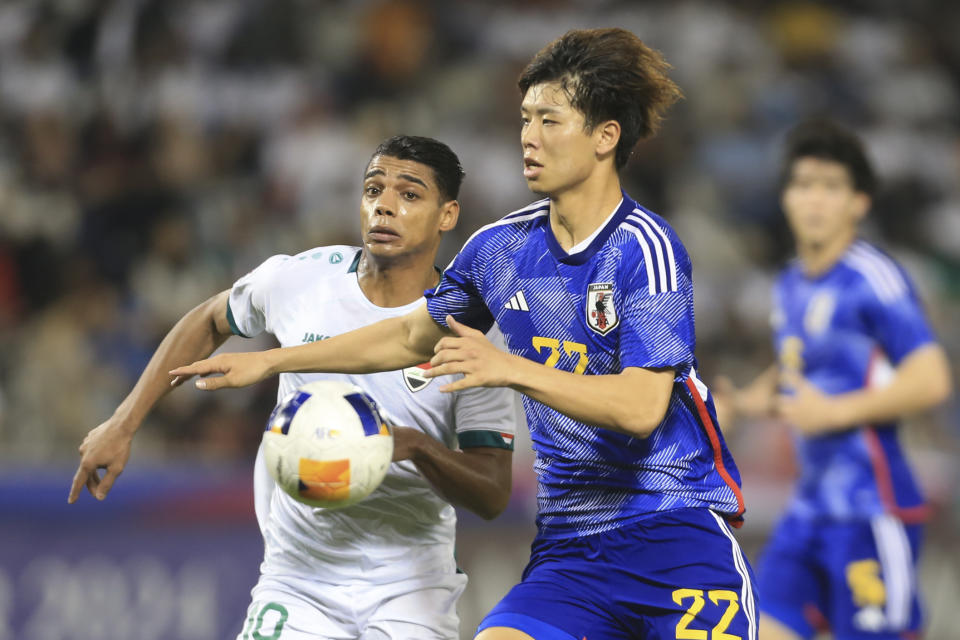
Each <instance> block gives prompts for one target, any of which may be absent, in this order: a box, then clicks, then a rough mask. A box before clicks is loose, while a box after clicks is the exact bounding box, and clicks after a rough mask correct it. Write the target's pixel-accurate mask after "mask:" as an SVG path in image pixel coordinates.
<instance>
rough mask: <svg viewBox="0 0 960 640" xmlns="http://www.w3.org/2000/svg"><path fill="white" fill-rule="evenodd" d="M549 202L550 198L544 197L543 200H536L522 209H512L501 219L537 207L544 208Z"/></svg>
mask: <svg viewBox="0 0 960 640" xmlns="http://www.w3.org/2000/svg"><path fill="white" fill-rule="evenodd" d="M549 204H550V198H543V199H542V200H537V201H536V202H533V203H531V204H528V205H527V206H525V207H521V208H520V209H517V210H516V211H511V212H510V213H508V214H507V215H505V216H503V218H501V220H505V219H507V218H510V217H512V216H517V215H520V214H521V213H524V212H525V211H533V210H535V209H542V208H543V207H544V206H545V205H549Z"/></svg>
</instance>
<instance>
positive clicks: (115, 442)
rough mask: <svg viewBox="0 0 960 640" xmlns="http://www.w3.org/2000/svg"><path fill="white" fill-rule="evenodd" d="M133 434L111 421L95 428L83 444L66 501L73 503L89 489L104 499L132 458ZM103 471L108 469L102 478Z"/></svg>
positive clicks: (94, 494)
mask: <svg viewBox="0 0 960 640" xmlns="http://www.w3.org/2000/svg"><path fill="white" fill-rule="evenodd" d="M132 441H133V432H131V431H129V430H127V429H124V428H123V426H122V425H121V424H119V423H118V422H116V421H115V419H114V418H111V419H109V420H107V421H105V422H104V423H102V424H101V425H100V426H98V427H97V428H95V429H92V430H91V431H90V433H88V434H87V437H86V438H84V439H83V442H82V443H81V444H80V466H79V467H78V468H77V472H76V473H75V474H74V476H73V485H72V486H71V487H70V495H69V496H68V497H67V502H68V503H70V504H73V503H74V502H76V501H77V498H78V497H79V496H80V492H81V491H82V490H83V487H84V486H86V487H87V490H88V491H89V492H90V495H92V496H94V497H95V498H96V499H97V500H103V499H104V498H106V497H107V493H109V492H110V489H111V488H112V487H113V483H114V482H115V481H116V479H117V476H119V475H120V473H121V472H122V471H123V468H124V467H125V466H126V465H127V460H128V459H129V458H130V443H131V442H132ZM100 469H106V473H105V474H104V476H103V477H102V478H101V477H100Z"/></svg>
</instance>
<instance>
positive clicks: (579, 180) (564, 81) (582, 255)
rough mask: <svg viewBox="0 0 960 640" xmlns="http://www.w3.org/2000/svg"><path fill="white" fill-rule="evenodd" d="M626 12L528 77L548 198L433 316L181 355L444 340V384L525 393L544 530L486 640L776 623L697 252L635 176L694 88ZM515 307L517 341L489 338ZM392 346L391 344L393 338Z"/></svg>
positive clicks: (448, 285)
mask: <svg viewBox="0 0 960 640" xmlns="http://www.w3.org/2000/svg"><path fill="white" fill-rule="evenodd" d="M667 69H668V65H667V64H666V62H665V61H664V60H663V58H662V56H661V55H660V54H659V53H658V52H656V51H654V50H652V49H650V48H649V47H647V46H646V45H645V44H644V43H643V42H641V41H640V39H639V38H637V37H636V36H635V35H633V34H631V33H629V32H627V31H624V30H623V29H593V30H581V31H571V32H569V33H567V34H565V35H564V36H562V37H560V38H558V39H557V40H555V41H554V42H552V43H550V44H549V45H547V46H546V47H545V48H544V49H543V50H542V51H540V52H539V53H538V54H537V55H536V56H535V57H534V59H533V60H532V61H531V63H530V64H529V65H528V66H527V68H526V69H525V70H524V72H523V74H522V75H521V77H520V82H519V88H520V92H521V95H522V104H521V107H520V115H521V123H522V128H521V134H520V143H521V147H522V150H523V176H524V178H525V179H526V181H527V184H528V185H529V187H530V188H531V190H533V191H534V192H536V193H538V194H541V195H542V196H545V199H543V200H540V201H538V202H535V203H534V204H532V205H530V206H528V207H525V208H523V209H521V210H519V211H516V212H514V213H513V214H510V215H507V216H506V217H505V218H503V219H502V220H500V221H499V222H497V223H494V224H492V225H488V226H487V227H484V228H483V229H481V230H480V231H478V232H477V233H476V234H474V236H473V237H472V238H470V240H468V241H467V243H466V245H465V246H464V247H463V249H462V250H461V252H460V253H459V254H458V255H457V257H456V258H455V259H454V261H453V263H452V264H451V265H450V266H448V267H447V269H446V271H445V272H444V276H443V279H442V280H441V282H440V284H439V286H438V287H437V288H436V289H435V290H434V291H433V292H429V293H428V295H427V302H426V304H425V305H422V306H421V307H419V308H418V309H417V310H415V311H413V312H412V313H410V314H408V315H406V316H402V317H400V318H396V319H392V320H387V321H384V322H380V323H378V324H375V325H371V326H369V327H365V328H364V329H361V330H359V331H355V332H351V333H349V334H345V335H342V336H338V337H337V338H334V339H331V340H329V341H323V342H320V343H314V344H311V345H304V346H301V347H294V348H292V349H275V350H271V351H265V352H261V353H254V354H225V355H222V356H218V357H215V358H213V359H209V360H205V361H202V362H197V363H194V364H192V365H188V366H185V367H179V368H177V369H174V370H173V371H171V374H173V375H175V376H191V375H207V374H212V373H220V374H223V375H222V376H220V377H211V378H205V379H201V380H198V381H197V383H196V384H197V386H198V387H200V388H206V389H216V388H221V387H225V386H242V385H247V384H251V383H253V382H255V381H257V380H260V379H262V378H264V377H266V376H268V375H271V374H273V373H276V372H280V371H316V370H319V371H347V372H368V371H376V370H380V369H393V368H397V367H403V366H409V365H410V364H411V363H413V362H417V361H419V360H421V359H422V358H424V357H427V356H429V355H431V354H432V355H433V359H432V360H431V363H432V364H433V369H432V370H431V372H430V375H438V374H448V373H462V374H464V376H465V377H464V378H463V379H462V380H459V381H457V382H455V383H453V384H451V385H447V386H446V387H445V390H447V391H455V390H459V389H465V388H470V387H479V386H484V387H511V388H513V389H516V390H518V391H521V392H523V394H524V407H525V409H526V414H527V422H528V424H529V426H530V433H531V438H532V440H533V443H534V449H535V452H536V456H537V457H536V470H537V474H538V480H539V491H538V503H539V504H538V507H539V508H538V514H537V524H538V534H537V538H536V540H535V541H534V544H533V548H532V550H531V558H530V563H529V564H528V565H527V568H526V570H525V571H524V575H523V580H522V581H521V582H520V583H519V584H518V585H516V586H515V587H514V588H513V589H512V590H511V591H510V592H509V593H508V594H507V595H506V596H505V597H504V599H503V600H501V602H500V603H499V604H498V605H497V606H496V607H495V608H494V609H493V611H491V612H490V614H488V615H487V617H486V618H485V619H484V621H483V622H482V623H481V625H480V629H479V635H478V638H479V639H482V640H515V639H529V638H536V640H555V639H556V640H571V639H572V640H582V639H583V638H588V639H590V640H610V639H621V638H622V639H627V638H641V637H642V638H707V637H708V636H710V637H713V638H731V639H732V638H740V639H743V640H755V638H756V633H757V627H756V598H755V596H754V592H753V583H752V579H751V573H750V569H749V566H748V565H747V563H746V561H745V559H744V557H743V554H742V552H741V550H740V547H739V545H738V544H737V542H736V540H735V539H734V537H733V536H732V533H731V531H730V528H729V524H730V523H733V524H736V523H738V522H739V521H740V520H741V517H742V514H743V512H744V505H743V497H742V495H741V493H740V486H739V473H738V472H737V469H736V465H735V464H734V461H733V459H732V458H731V457H730V454H729V452H728V451H727V450H726V445H725V444H724V441H723V436H722V434H721V433H720V431H719V430H718V429H717V428H716V424H715V415H714V410H713V401H712V398H711V397H710V393H709V390H708V389H707V387H706V385H704V384H703V383H702V382H701V381H700V380H699V379H698V378H697V375H696V358H695V357H694V354H693V352H694V346H695V337H694V325H693V288H692V274H691V262H690V257H689V256H688V255H687V252H686V250H685V249H684V247H683V244H682V243H681V242H680V240H679V238H678V237H677V235H676V233H675V232H674V231H673V229H672V228H671V227H670V225H669V224H667V222H666V221H664V220H663V219H662V218H660V217H659V216H657V215H656V214H654V213H651V212H649V211H647V210H646V209H644V208H643V207H642V206H640V205H639V204H637V203H636V202H634V201H633V200H632V199H631V198H630V197H629V196H628V195H627V194H625V193H624V192H623V191H622V190H621V188H620V178H619V170H620V169H621V168H622V167H623V166H624V165H625V164H626V161H627V159H628V158H629V156H630V153H631V151H632V149H633V147H634V145H635V144H636V143H637V142H638V141H639V140H640V139H641V138H644V137H647V136H650V135H652V134H653V133H654V131H655V130H656V128H657V125H658V123H659V121H660V119H661V116H662V114H663V112H664V110H665V109H666V108H667V107H668V106H669V105H670V104H671V103H673V102H674V101H675V100H676V99H677V97H678V96H679V93H680V92H679V89H678V88H677V87H676V85H674V83H673V82H672V81H671V80H670V79H669V77H668V76H667V73H666V72H667ZM493 323H496V324H497V325H498V326H499V328H500V330H501V331H502V332H503V335H504V337H505V338H506V341H507V345H508V347H509V348H510V352H511V353H509V354H506V353H503V352H501V351H498V350H497V349H496V348H495V347H494V346H493V345H492V344H490V342H489V341H488V340H487V339H486V338H485V337H484V335H483V332H482V331H483V330H486V329H487V328H488V327H490V326H491V325H492V324H493ZM374 345H375V346H374Z"/></svg>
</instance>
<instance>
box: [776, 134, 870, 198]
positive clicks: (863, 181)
mask: <svg viewBox="0 0 960 640" xmlns="http://www.w3.org/2000/svg"><path fill="white" fill-rule="evenodd" d="M800 158H820V159H821V160H832V161H833V162H839V163H840V164H842V165H843V166H845V167H846V168H847V171H848V172H849V173H850V179H851V180H852V181H853V188H854V190H856V191H860V192H863V193H865V194H867V195H870V196H872V195H873V194H874V192H875V191H876V188H877V179H876V176H875V175H874V173H873V167H872V166H871V165H870V159H869V158H867V154H866V151H864V148H863V143H862V142H861V141H860V138H858V137H857V136H856V134H854V133H853V132H852V131H850V130H848V129H845V128H843V127H841V126H840V125H839V124H837V123H836V122H833V121H831V120H825V119H816V120H808V121H806V122H803V123H801V124H799V125H797V126H796V127H794V128H793V129H791V130H790V131H789V133H787V141H786V152H785V153H784V157H783V167H782V169H781V173H780V187H781V189H784V188H786V186H787V184H789V182H790V176H791V173H792V172H793V164H794V163H795V162H796V161H797V160H799V159H800Z"/></svg>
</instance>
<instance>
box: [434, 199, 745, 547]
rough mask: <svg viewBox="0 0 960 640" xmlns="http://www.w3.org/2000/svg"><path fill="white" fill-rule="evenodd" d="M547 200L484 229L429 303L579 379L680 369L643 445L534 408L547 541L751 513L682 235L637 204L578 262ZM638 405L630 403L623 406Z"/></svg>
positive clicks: (529, 408)
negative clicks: (699, 371) (706, 366)
mask: <svg viewBox="0 0 960 640" xmlns="http://www.w3.org/2000/svg"><path fill="white" fill-rule="evenodd" d="M549 210H550V203H549V200H541V201H539V202H535V203H533V204H532V205H530V206H528V207H525V208H524V209H520V210H518V211H515V212H513V213H511V214H509V215H507V216H506V217H504V218H503V219H501V220H499V221H497V222H495V223H493V224H491V225H488V226H486V227H483V228H481V229H480V230H479V231H477V233H475V234H474V235H473V236H472V237H471V238H470V239H469V240H468V241H467V243H466V244H465V245H464V247H463V249H462V250H461V251H460V253H459V254H458V255H457V256H456V258H454V260H453V262H452V263H451V264H450V266H449V267H447V269H446V271H445V272H444V275H443V278H442V280H441V281H440V284H439V285H438V286H437V288H436V289H434V290H433V291H432V292H427V309H428V310H429V312H430V315H431V316H432V317H433V319H434V320H435V321H436V322H438V323H440V324H441V325H444V326H445V325H446V323H445V317H446V315H447V314H451V315H452V316H453V317H455V318H456V319H457V320H459V321H461V322H464V323H466V324H468V325H471V326H473V327H475V328H478V329H481V330H486V329H487V328H489V327H490V326H491V324H492V323H494V322H496V323H497V325H498V326H499V328H500V330H501V332H502V333H503V335H504V337H505V338H506V342H507V346H508V347H509V349H510V351H511V352H512V353H514V354H517V355H520V356H523V357H525V358H528V359H530V360H534V361H536V362H541V363H543V364H545V365H546V366H549V367H556V368H558V369H563V370H565V371H570V372H572V373H575V374H584V375H604V374H616V373H620V372H621V371H622V370H623V369H624V368H625V367H644V368H672V369H674V370H675V371H676V379H675V384H674V388H673V394H672V397H671V399H670V403H669V406H668V409H667V412H666V416H665V417H664V420H663V422H662V423H661V424H660V425H659V426H658V427H657V428H656V429H655V430H654V432H653V433H652V434H651V435H650V436H649V437H647V438H632V437H630V436H627V435H623V434H620V433H616V432H613V431H610V430H608V429H603V428H599V427H596V426H592V425H589V424H584V423H582V422H578V421H576V420H574V419H572V418H569V417H567V416H565V415H563V414H561V413H560V412H558V411H556V410H554V409H551V408H550V407H548V406H546V405H544V404H542V403H539V402H536V401H534V400H532V399H530V398H528V397H526V396H524V398H523V400H524V405H525V409H526V414H527V422H528V424H529V427H530V434H531V439H532V441H533V448H534V452H535V454H536V462H535V468H536V472H537V475H538V480H539V488H538V507H539V508H538V515H537V525H538V527H539V530H540V535H541V536H543V537H553V538H562V537H573V536H580V535H589V534H592V533H598V532H601V531H607V530H612V529H615V528H617V527H621V526H624V525H626V524H629V523H631V522H635V521H637V520H639V519H641V518H643V517H645V516H648V515H650V514H652V513H656V512H660V511H666V510H670V509H676V508H681V507H704V508H708V509H712V510H714V511H717V512H719V513H722V514H724V515H726V516H727V517H729V518H730V519H732V520H736V519H739V518H740V516H741V515H742V513H743V511H744V506H743V498H742V496H741V493H740V487H739V485H740V474H739V472H738V470H737V467H736V465H735V463H734V461H733V458H732V457H731V456H730V453H729V452H728V451H727V448H726V445H725V443H724V440H723V436H722V435H721V433H720V431H719V430H718V429H717V428H716V418H715V413H714V409H713V400H712V398H711V397H710V395H709V392H708V390H707V387H706V386H705V385H704V384H703V383H702V382H701V381H700V380H699V379H697V377H696V359H695V358H694V346H695V342H696V338H695V334H694V318H693V285H692V282H691V265H690V258H689V256H688V255H687V252H686V250H685V249H684V247H683V245H682V244H681V243H680V240H679V239H678V238H677V235H676V234H675V233H674V231H673V229H672V228H671V227H670V226H669V225H668V224H667V223H666V222H665V221H664V220H663V219H661V218H660V217H659V216H657V215H655V214H653V213H651V212H649V211H647V210H646V209H644V208H643V207H641V206H639V205H638V204H637V203H636V202H634V201H633V200H631V199H630V197H629V196H627V195H626V194H624V195H623V200H622V201H621V203H620V205H619V206H618V207H617V209H616V211H615V212H614V213H613V214H612V215H611V217H610V218H609V219H608V220H607V222H606V223H605V224H604V225H603V226H602V228H601V229H600V230H599V232H598V233H597V234H596V235H595V236H594V237H593V239H592V240H591V241H590V242H589V244H588V246H586V247H585V248H583V249H582V250H580V251H576V252H574V253H571V254H568V253H567V252H566V251H564V250H563V248H562V247H561V246H560V245H559V243H558V242H557V240H556V238H555V237H554V235H553V232H552V231H551V229H550V225H549ZM624 402H630V398H624Z"/></svg>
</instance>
